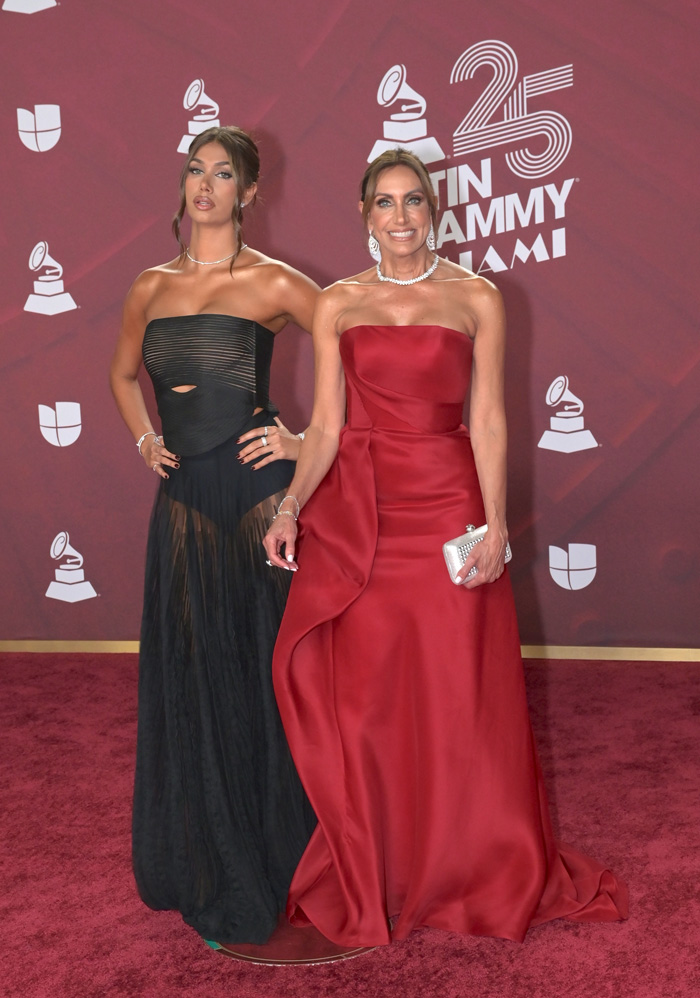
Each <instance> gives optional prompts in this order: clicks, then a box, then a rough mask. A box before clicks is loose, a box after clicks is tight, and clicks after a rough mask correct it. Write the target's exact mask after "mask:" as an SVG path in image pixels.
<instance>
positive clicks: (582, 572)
mask: <svg viewBox="0 0 700 998" xmlns="http://www.w3.org/2000/svg"><path fill="white" fill-rule="evenodd" d="M596 567H597V566H596V547H595V544H569V548H568V550H567V551H565V550H564V548H559V547H555V546H554V545H553V544H550V546H549V574H550V575H551V576H552V578H553V579H554V581H555V582H556V584H557V585H558V586H561V588H562V589H585V588H586V586H590V584H591V582H593V579H594V578H595V573H596Z"/></svg>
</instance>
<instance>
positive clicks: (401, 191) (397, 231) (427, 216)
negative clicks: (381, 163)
mask: <svg viewBox="0 0 700 998" xmlns="http://www.w3.org/2000/svg"><path fill="white" fill-rule="evenodd" d="M360 209H362V202H360ZM366 217H367V228H368V229H369V231H370V232H372V233H373V234H374V237H375V239H377V241H378V242H379V246H380V248H381V251H382V257H384V256H385V255H389V256H390V255H395V256H401V257H404V256H410V255H411V254H413V253H416V252H417V251H419V250H420V249H421V248H422V247H423V246H424V245H425V241H426V239H427V238H428V233H429V232H430V223H431V213H430V205H429V203H428V199H427V197H426V195H425V192H424V190H423V187H422V185H421V182H420V179H419V177H418V176H417V174H416V173H415V172H414V171H413V170H412V169H411V168H410V167H409V166H403V165H401V166H392V167H388V168H387V169H386V170H382V172H381V173H380V174H379V176H378V177H377V186H376V190H375V192H374V196H373V197H372V203H371V207H370V208H369V212H368V213H367V216H366Z"/></svg>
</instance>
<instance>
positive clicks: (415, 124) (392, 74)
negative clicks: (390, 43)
mask: <svg viewBox="0 0 700 998" xmlns="http://www.w3.org/2000/svg"><path fill="white" fill-rule="evenodd" d="M377 103H378V104H379V105H381V107H386V108H389V107H392V108H394V113H393V114H391V115H390V116H389V119H388V120H387V121H385V122H384V138H383V139H377V141H376V142H375V143H374V146H373V147H372V152H371V153H370V154H369V158H368V160H367V162H368V163H371V162H372V160H373V159H375V158H376V157H377V156H379V155H381V153H383V152H386V150H387V149H395V148H396V147H397V146H400V147H401V148H402V149H408V150H409V151H410V152H412V153H415V155H416V156H418V157H420V159H422V160H423V162H424V163H435V162H436V161H437V160H441V159H444V158H445V154H444V152H443V151H442V149H441V148H440V146H439V144H438V141H437V139H434V138H431V137H428V124H427V122H426V120H425V118H424V117H423V115H424V114H425V107H426V104H425V98H423V97H421V95H420V94H419V93H416V91H415V90H414V89H413V88H412V87H409V85H408V84H407V83H406V67H405V66H404V65H402V64H401V63H397V64H396V65H395V66H392V67H391V69H390V70H389V71H388V72H387V73H385V74H384V79H383V80H382V82H381V83H380V84H379V90H377ZM394 106H395V107H394Z"/></svg>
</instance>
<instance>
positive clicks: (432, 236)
mask: <svg viewBox="0 0 700 998" xmlns="http://www.w3.org/2000/svg"><path fill="white" fill-rule="evenodd" d="M425 245H426V246H427V247H428V249H429V250H430V252H431V253H434V252H435V229H434V228H433V223H432V222H431V223H430V232H429V233H428V238H427V239H426V240H425Z"/></svg>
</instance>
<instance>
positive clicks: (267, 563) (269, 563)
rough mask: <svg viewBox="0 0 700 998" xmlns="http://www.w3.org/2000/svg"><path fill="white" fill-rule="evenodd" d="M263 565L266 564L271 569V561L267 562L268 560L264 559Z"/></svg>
mask: <svg viewBox="0 0 700 998" xmlns="http://www.w3.org/2000/svg"><path fill="white" fill-rule="evenodd" d="M265 564H266V565H269V566H270V568H272V562H271V561H268V559H267V558H266V559H265Z"/></svg>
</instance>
